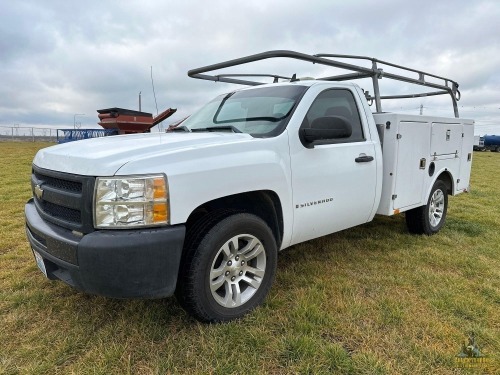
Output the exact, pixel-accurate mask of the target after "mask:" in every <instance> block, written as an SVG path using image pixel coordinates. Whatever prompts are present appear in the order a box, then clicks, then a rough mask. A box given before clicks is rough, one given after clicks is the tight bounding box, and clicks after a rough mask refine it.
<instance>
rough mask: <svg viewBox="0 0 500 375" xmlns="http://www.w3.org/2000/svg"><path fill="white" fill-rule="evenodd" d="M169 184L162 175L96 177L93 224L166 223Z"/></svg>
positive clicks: (116, 226) (102, 226)
mask: <svg viewBox="0 0 500 375" xmlns="http://www.w3.org/2000/svg"><path fill="white" fill-rule="evenodd" d="M169 219H170V218H169V206H168V185H167V179H166V178H165V176H163V175H154V176H130V177H123V176H122V177H98V178H97V180H96V184H95V193H94V226H95V227H96V228H130V227H146V226H154V225H161V224H168V223H169Z"/></svg>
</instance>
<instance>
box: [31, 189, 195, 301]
mask: <svg viewBox="0 0 500 375" xmlns="http://www.w3.org/2000/svg"><path fill="white" fill-rule="evenodd" d="M25 217H26V234H27V236H28V240H29V242H30V245H31V247H32V249H33V250H35V251H36V252H38V253H39V254H40V255H41V256H42V258H43V260H44V263H45V268H46V270H47V277H48V278H49V279H53V280H54V279H59V280H61V281H63V282H65V283H66V284H69V285H71V286H73V287H75V288H77V289H80V290H82V291H84V292H87V293H91V294H99V295H104V296H108V297H115V298H160V297H167V296H170V295H172V294H173V293H174V291H175V287H176V283H177V275H178V272H179V264H180V259H181V253H182V247H183V243H184V236H185V232H186V228H185V227H184V226H183V225H176V226H171V227H166V228H148V229H134V230H101V231H95V232H92V233H89V234H86V235H83V236H81V235H78V234H75V233H74V232H72V231H71V230H68V229H65V228H62V227H60V226H57V225H54V224H52V223H48V222H47V221H44V220H43V219H42V218H41V217H40V215H39V214H38V212H37V210H36V207H35V204H34V202H33V199H30V200H29V201H28V203H27V204H26V206H25Z"/></svg>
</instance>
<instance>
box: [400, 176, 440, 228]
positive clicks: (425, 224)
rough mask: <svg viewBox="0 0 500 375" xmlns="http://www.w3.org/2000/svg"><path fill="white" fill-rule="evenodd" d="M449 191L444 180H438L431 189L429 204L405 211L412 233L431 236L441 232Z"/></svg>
mask: <svg viewBox="0 0 500 375" xmlns="http://www.w3.org/2000/svg"><path fill="white" fill-rule="evenodd" d="M447 211H448V191H447V189H446V185H445V184H444V182H443V181H441V180H437V181H436V182H435V183H434V186H433V187H432V189H431V192H430V194H429V198H428V200H427V204H426V205H425V206H421V207H417V208H414V209H412V210H408V211H406V213H405V219H406V226H407V227H408V230H409V231H410V233H413V234H426V235H428V236H431V235H433V234H436V233H437V232H439V230H440V229H441V228H442V226H443V225H444V223H445V221H446V213H447Z"/></svg>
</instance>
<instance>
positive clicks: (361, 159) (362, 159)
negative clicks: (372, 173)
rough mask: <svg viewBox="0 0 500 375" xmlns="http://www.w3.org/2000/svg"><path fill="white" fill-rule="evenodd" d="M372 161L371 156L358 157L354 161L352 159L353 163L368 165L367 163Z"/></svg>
mask: <svg viewBox="0 0 500 375" xmlns="http://www.w3.org/2000/svg"><path fill="white" fill-rule="evenodd" d="M372 160H373V156H367V155H364V156H359V157H357V158H356V159H354V161H355V162H356V163H368V162H369V161H372Z"/></svg>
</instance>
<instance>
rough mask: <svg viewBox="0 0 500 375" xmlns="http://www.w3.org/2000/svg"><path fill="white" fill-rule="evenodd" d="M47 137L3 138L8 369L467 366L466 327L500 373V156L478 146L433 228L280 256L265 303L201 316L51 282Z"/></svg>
mask: <svg viewBox="0 0 500 375" xmlns="http://www.w3.org/2000/svg"><path fill="white" fill-rule="evenodd" d="M47 145H48V144H40V143H14V142H0V162H1V165H0V167H1V168H0V205H1V206H0V207H1V210H0V231H1V235H0V319H1V323H0V373H5V374H17V373H21V374H54V373H55V374H68V373H74V374H87V373H90V374H111V373H117V374H118V373H120V374H168V373H172V374H183V373H188V374H207V373H214V374H226V373H235V374H242V373H245V374H260V373H276V374H294V373H299V374H308V373H311V374H330V373H333V374H431V373H432V374H451V373H453V374H468V373H478V374H479V373H482V372H481V371H480V370H467V371H466V370H461V369H457V368H455V362H454V357H455V355H456V354H458V352H459V351H460V348H461V344H462V342H464V341H466V340H467V336H468V334H469V332H470V331H474V332H475V333H476V341H477V343H478V345H479V346H480V348H481V350H482V351H483V352H484V353H485V354H487V355H489V357H490V370H489V373H500V370H499V369H498V364H499V363H500V358H499V357H500V231H499V229H500V194H499V188H498V186H499V181H500V180H499V179H498V173H499V172H500V154H498V153H475V154H474V161H473V169H472V183H471V185H472V192H471V193H470V194H462V195H460V196H457V197H452V198H450V207H449V212H448V214H449V215H448V220H447V223H446V226H445V227H444V228H443V230H442V231H441V232H440V233H439V234H438V235H436V236H433V237H426V236H412V235H409V234H408V233H407V232H406V231H405V226H404V218H403V217H402V216H396V217H377V218H375V220H374V221H373V222H371V223H369V224H366V225H363V226H361V227H357V228H353V229H350V230H346V231H343V232H341V233H336V234H333V235H330V236H327V237H324V238H320V239H317V240H314V241H310V242H307V243H304V244H300V245H297V246H294V247H292V248H290V249H287V250H285V251H284V252H283V253H281V254H280V256H279V259H278V273H277V279H276V282H275V284H274V286H273V288H272V289H271V292H270V295H269V297H268V299H267V300H266V303H265V304H264V306H262V307H260V308H258V309H257V310H256V311H255V312H254V313H253V314H251V315H249V316H247V317H245V318H244V319H241V320H240V321H236V322H232V323H229V324H219V325H203V324H200V323H197V322H196V321H194V320H193V319H191V318H190V317H189V316H187V315H186V313H185V312H184V311H183V310H182V309H181V308H180V307H179V305H178V304H177V302H176V300H175V299H174V298H168V299H165V300H154V301H143V300H140V301H137V300H112V299H107V298H103V297H96V296H89V295H85V294H82V293H79V292H77V291H76V290H73V289H71V288H70V287H68V286H66V285H64V284H63V283H61V282H51V281H49V280H47V279H45V278H44V277H43V276H42V274H41V273H40V271H39V270H38V269H37V267H36V265H35V262H34V260H33V257H32V255H31V252H30V249H29V246H28V243H27V241H26V238H25V233H24V221H23V207H24V203H25V201H26V200H27V199H28V198H29V197H30V184H29V178H30V165H31V160H32V158H33V156H34V154H35V152H36V151H37V150H38V149H39V148H41V147H45V146H47Z"/></svg>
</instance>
